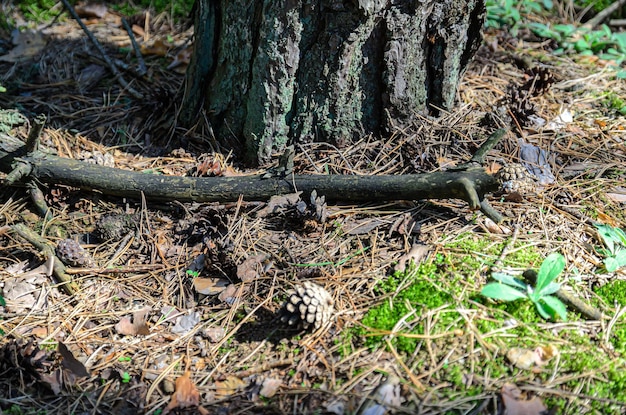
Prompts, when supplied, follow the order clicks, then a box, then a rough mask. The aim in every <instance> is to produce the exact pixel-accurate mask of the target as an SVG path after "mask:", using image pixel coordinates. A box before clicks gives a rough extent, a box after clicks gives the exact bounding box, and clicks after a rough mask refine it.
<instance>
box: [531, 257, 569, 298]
mask: <svg viewBox="0 0 626 415" xmlns="http://www.w3.org/2000/svg"><path fill="white" fill-rule="evenodd" d="M564 269H565V258H564V257H563V255H561V254H559V253H558V252H554V253H552V254H550V255H548V256H547V258H546V259H544V260H543V262H542V263H541V267H540V268H539V272H538V273H537V285H535V291H538V292H541V291H543V289H544V288H545V287H546V286H548V284H550V283H551V282H552V281H554V279H555V278H556V277H558V276H559V274H560V273H561V272H563V270H564Z"/></svg>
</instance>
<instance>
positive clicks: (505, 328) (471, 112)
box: [0, 11, 626, 415]
mask: <svg viewBox="0 0 626 415" xmlns="http://www.w3.org/2000/svg"><path fill="white" fill-rule="evenodd" d="M13 17H14V18H16V19H17V20H16V21H17V22H18V23H19V19H20V18H19V16H13ZM133 23H134V24H137V25H139V26H138V27H137V28H136V31H137V33H138V34H139V35H138V38H140V39H141V41H140V43H141V44H142V46H141V48H142V52H143V55H144V58H145V62H146V66H147V75H145V76H143V77H134V76H132V75H130V73H129V72H124V74H125V75H124V76H125V77H127V79H128V80H130V79H132V80H133V82H132V83H131V87H132V88H133V89H134V90H135V91H137V92H139V93H141V94H142V95H143V97H144V98H143V99H135V98H132V97H131V96H130V95H129V94H128V93H125V92H122V91H123V88H122V87H121V86H120V84H119V82H118V80H116V78H115V77H114V76H113V75H111V74H110V72H109V71H108V69H107V68H106V64H105V63H104V62H103V61H102V60H101V59H100V57H99V56H98V54H97V53H96V52H95V50H94V47H93V45H92V44H91V43H90V41H89V40H88V39H87V38H86V37H85V35H84V32H83V31H82V30H81V29H80V28H79V27H78V25H77V24H76V22H75V21H73V20H72V19H68V18H64V19H59V20H58V21H55V22H52V23H51V24H50V25H47V26H45V27H42V28H40V30H37V31H34V32H32V33H31V32H23V33H22V35H21V36H25V37H22V38H21V40H19V39H18V40H17V46H15V48H20V50H19V53H17V52H15V53H14V54H13V55H5V56H8V58H6V59H3V60H0V74H4V75H3V77H2V78H1V79H0V82H1V84H2V85H3V86H4V87H5V88H6V89H7V91H6V92H4V93H0V106H1V107H2V108H4V109H12V110H17V112H19V114H21V115H22V116H23V117H25V118H22V117H21V116H19V115H16V113H15V112H13V113H6V112H5V113H3V118H2V124H3V125H5V126H6V125H8V127H7V129H6V130H4V131H3V132H4V133H7V134H10V135H12V136H15V137H18V138H20V139H23V140H25V138H26V137H27V136H28V132H29V129H30V128H31V127H32V125H33V124H32V120H33V119H34V117H35V116H36V115H37V114H46V115H47V116H48V123H47V124H46V127H45V128H44V130H43V133H42V135H41V146H42V147H44V148H46V149H48V150H51V151H54V152H55V153H56V155H58V156H60V157H65V158H71V159H80V160H85V161H89V162H93V163H97V164H104V165H110V166H114V167H116V168H119V169H126V170H132V171H137V172H143V173H146V174H160V175H178V176H181V175H195V176H208V175H218V176H219V175H221V176H228V175H242V174H258V173H259V171H258V170H254V171H252V170H244V169H242V168H241V167H240V166H239V165H238V164H237V160H235V159H234V158H233V157H229V154H222V153H220V151H219V148H216V147H215V143H214V141H213V140H211V137H210V134H209V132H210V131H209V129H208V128H207V126H206V125H204V124H202V123H200V124H199V125H198V126H197V127H196V128H194V129H192V130H183V129H181V128H178V127H176V126H175V125H174V126H173V125H172V123H171V120H172V119H174V118H175V115H176V109H177V108H176V106H175V103H176V102H177V97H178V95H177V93H178V90H179V87H180V86H181V85H182V82H183V75H182V73H184V68H185V65H186V64H187V63H188V60H189V54H190V48H189V46H190V45H189V42H190V38H191V34H192V31H191V30H190V29H186V30H185V29H181V28H179V27H176V26H175V25H173V24H171V22H170V21H169V20H168V19H167V16H153V18H152V20H151V21H149V22H148V23H146V22H145V19H143V20H142V19H141V18H137V19H135V20H131V24H133ZM88 27H89V29H90V30H91V31H92V32H94V33H95V34H96V36H97V38H98V39H99V40H100V41H101V42H102V43H103V44H104V45H105V47H106V50H107V53H108V54H109V56H110V57H111V58H115V59H118V60H121V61H130V60H132V59H134V55H133V50H132V47H131V45H130V41H129V38H128V35H127V34H126V32H125V31H124V29H123V28H122V25H121V23H120V19H119V17H117V16H115V14H114V13H111V12H110V11H108V12H107V13H106V14H105V15H104V16H103V17H96V18H91V19H90V20H89V25H88ZM42 34H44V35H45V38H44V37H42ZM9 37H10V34H9V33H8V32H6V31H5V32H3V33H1V35H0V38H1V39H4V40H3V43H1V44H0V46H2V47H3V48H4V49H5V52H4V53H5V54H6V53H11V52H9V48H10V46H11V45H10V44H9V43H8V39H9ZM15 48H14V49H15ZM552 48H553V45H552V44H551V42H550V41H545V40H542V39H539V38H536V37H533V36H532V35H531V34H530V33H529V32H524V31H520V34H519V35H518V36H516V37H513V36H511V35H509V34H508V33H507V32H504V31H496V30H492V31H490V32H488V33H487V34H486V39H485V43H484V46H482V47H481V49H480V50H479V52H478V54H477V56H476V58H475V60H474V62H473V63H472V64H471V67H470V69H469V71H468V72H467V73H466V75H465V77H464V79H463V82H462V84H461V85H460V90H459V100H458V106H457V108H456V109H455V110H454V111H453V112H450V113H447V114H444V115H443V116H441V117H440V118H437V119H434V118H429V117H425V116H422V115H419V114H415V117H414V119H413V120H412V122H411V124H410V125H406V126H402V127H401V128H400V127H398V129H397V130H396V131H394V132H393V135H392V136H391V138H388V139H384V140H383V139H378V138H372V137H363V138H362V139H361V140H359V141H357V142H354V143H353V144H351V145H350V146H348V147H346V148H337V147H335V146H333V145H332V144H330V143H326V144H324V143H317V144H307V145H303V146H300V147H299V148H298V151H297V153H296V156H295V171H296V172H297V173H300V174H319V173H320V172H327V173H333V174H359V175H370V174H410V173H423V172H431V171H442V170H445V169H447V168H450V167H452V166H455V165H458V164H460V163H463V162H465V161H467V160H469V158H470V157H471V155H472V154H473V152H474V151H475V150H476V149H477V148H478V147H479V146H480V145H481V144H482V142H483V141H484V140H485V139H486V138H487V137H488V136H489V134H490V133H491V132H492V131H493V130H494V129H495V128H498V127H506V128H507V129H508V133H507V134H506V135H505V137H504V138H503V139H502V141H501V142H500V144H499V145H498V146H497V147H496V148H495V149H494V150H493V151H491V152H490V153H489V156H488V158H487V165H486V168H487V170H488V171H489V172H492V173H495V172H496V171H497V170H498V169H500V168H502V166H505V165H508V164H510V163H513V162H525V163H527V164H532V163H533V162H534V163H535V164H537V163H538V164H539V166H538V167H541V168H542V169H539V170H537V171H536V172H537V179H538V180H537V182H536V183H535V184H534V189H530V190H529V191H525V192H522V191H517V192H512V193H508V194H503V195H496V196H493V197H491V198H490V201H491V204H492V205H493V206H494V207H495V208H496V209H497V210H498V211H500V212H502V213H503V214H505V215H506V217H507V220H506V221H505V222H504V223H503V224H501V225H496V224H494V223H492V222H490V221H489V220H487V219H486V218H485V217H484V215H483V214H482V213H480V212H472V211H470V210H469V209H468V207H467V204H466V203H465V202H461V201H457V200H430V201H395V202H394V201H390V202H387V203H369V204H359V205H349V204H332V205H331V204H328V205H324V204H323V203H322V202H321V201H319V200H317V201H314V202H309V201H308V200H305V201H303V203H300V204H298V203H297V197H296V198H295V199H289V200H287V199H278V200H274V207H273V208H272V209H268V208H267V206H268V205H267V204H266V203H260V202H249V201H246V200H245V199H241V200H239V201H237V200H233V201H225V202H224V203H179V202H172V203H154V202H150V201H145V200H144V201H142V200H133V199H129V198H120V197H111V196H105V195H103V194H100V193H98V192H89V191H86V190H79V189H74V188H69V187H66V186H63V185H61V184H59V185H46V186H43V187H42V190H43V193H44V196H45V200H46V202H47V205H48V206H49V207H50V209H51V211H52V217H51V218H46V219H43V218H42V217H41V215H39V214H38V213H37V210H36V208H35V205H34V204H33V203H32V201H31V199H30V198H29V197H28V193H27V192H26V190H25V189H24V188H22V187H6V186H4V185H3V187H2V188H1V189H0V284H1V287H2V291H1V292H2V297H3V298H4V300H5V303H6V304H5V305H4V306H3V307H2V308H1V310H2V314H0V329H1V330H2V332H3V335H2V337H1V338H0V413H6V414H35V413H37V414H42V413H68V414H69V413H73V414H83V413H102V414H131V413H133V414H134V413H148V414H160V413H166V412H168V411H169V410H170V409H171V410H172V411H174V412H175V413H216V414H218V413H219V414H222V413H223V414H236V413H241V414H244V413H259V414H268V413H276V414H282V413H290V414H305V413H310V414H313V413H315V414H319V413H330V414H357V413H358V414H364V415H372V414H382V413H385V411H387V410H390V411H391V410H393V411H396V412H397V413H411V414H416V413H421V414H499V413H504V406H506V410H507V411H508V412H506V413H508V414H519V413H525V414H539V413H541V411H542V410H543V409H545V408H548V409H552V410H553V411H554V412H550V413H564V414H565V413H572V414H573V413H576V414H583V413H589V414H592V413H593V414H620V413H624V411H626V406H625V402H626V316H625V314H626V313H625V312H624V310H625V309H626V308H625V307H626V270H625V269H626V267H622V268H618V269H617V270H616V271H614V272H607V271H606V267H605V266H604V265H603V259H604V258H605V257H606V255H604V254H603V253H602V251H601V247H602V246H603V243H602V239H601V238H600V236H599V233H598V228H597V225H599V224H607V225H611V226H615V227H621V228H624V227H626V215H625V213H624V212H625V207H626V118H625V117H624V115H623V114H621V113H620V111H621V110H624V109H626V105H625V104H624V102H623V101H622V100H623V99H624V97H626V82H624V80H623V79H622V80H620V79H616V75H615V71H614V70H613V69H611V68H610V65H609V63H608V62H606V61H602V60H600V59H597V58H595V57H580V56H570V57H568V56H564V55H562V56H553V55H551V50H552ZM18 55H19V56H18ZM25 56H26V57H27V58H25V59H24V57H25ZM28 56H30V57H28ZM536 68H541V69H536ZM529 80H530V81H533V80H534V82H535V83H536V84H537V85H532V86H529ZM540 82H541V85H539V83H540ZM7 114H9V115H10V114H12V115H10V116H9V115H7ZM511 116H512V117H511ZM26 119H28V120H30V121H29V122H26ZM7 120H8V121H7ZM174 143H176V146H173V145H172V144H174ZM179 145H180V148H178V146H179ZM174 147H176V148H174ZM522 148H525V149H526V150H528V152H522V154H521V153H520V149H522ZM164 149H165V150H164ZM540 150H541V151H540ZM528 154H531V155H532V154H535V160H534V161H533V160H532V156H529V155H528ZM537 154H542V155H544V156H545V160H539V161H538V159H537V158H536V155H537ZM0 178H1V179H3V180H4V179H5V178H6V172H4V173H0ZM316 209H318V213H319V209H322V210H323V212H324V215H323V217H320V215H317V214H315V212H316ZM112 222H113V223H115V224H117V225H119V226H118V227H117V228H115V229H113V230H110V229H108V228H107V226H109V225H110V224H111V223H112ZM19 224H24V225H26V227H27V228H28V229H31V230H33V231H35V233H36V234H37V235H39V236H41V237H43V238H44V239H45V241H47V243H50V244H52V246H56V245H57V244H58V243H59V241H62V240H65V239H71V240H74V241H77V242H79V243H80V246H81V247H82V249H84V251H82V250H80V249H79V248H76V247H74V248H73V251H72V249H71V248H70V253H69V255H70V256H72V255H73V256H74V257H75V259H76V260H77V261H78V263H79V266H74V267H68V273H70V274H71V275H72V277H73V280H74V282H75V284H76V287H77V290H76V291H75V292H73V293H72V294H68V293H67V291H64V290H63V289H61V288H60V287H59V285H58V284H57V283H56V282H55V281H54V280H53V278H52V277H50V274H51V270H50V267H51V264H50V262H49V261H46V260H45V258H44V256H43V255H42V252H41V250H40V249H38V248H36V247H35V246H34V245H33V244H32V241H29V240H27V239H25V238H23V237H22V236H20V234H19V233H18V231H17V229H19V227H18V226H17V225H19ZM104 228H107V229H104ZM103 229H104V230H103ZM616 249H619V245H618V247H617V248H616ZM554 252H559V253H561V254H562V255H563V256H564V258H565V261H566V267H565V271H564V272H563V273H562V274H561V275H560V276H559V278H558V280H557V281H558V282H560V283H562V286H563V289H564V290H567V291H568V292H570V293H571V294H572V295H574V296H575V297H578V298H579V299H580V300H582V301H583V302H584V303H586V304H588V305H589V306H590V307H592V308H593V309H594V310H596V311H597V312H599V313H601V314H602V317H601V318H600V319H590V318H588V317H585V315H584V314H583V313H581V312H580V311H579V310H576V309H575V308H569V309H568V315H567V317H568V318H567V321H563V320H562V319H559V320H558V321H556V322H555V321H549V320H544V319H542V318H541V317H540V316H539V315H538V314H537V312H536V311H535V308H534V305H533V304H532V303H531V302H530V301H524V300H518V301H516V302H512V303H496V302H493V301H491V300H488V299H486V298H485V297H482V296H481V295H480V294H479V293H480V291H481V289H482V288H483V286H484V285H485V284H486V283H488V282H489V280H490V276H491V274H492V272H493V271H500V272H506V273H509V274H513V275H519V274H520V273H521V272H522V271H524V270H526V269H528V268H533V269H538V268H539V267H540V265H541V263H542V261H543V260H544V259H545V258H546V257H547V256H548V255H549V254H551V253H554ZM605 254H606V253H605ZM66 255H68V254H67V253H66ZM410 260H412V261H413V262H414V265H410V266H407V267H406V268H403V266H402V264H403V263H404V262H405V261H410ZM303 281H313V282H315V283H316V284H317V285H319V286H321V287H324V288H325V290H327V291H328V292H329V293H330V295H331V296H332V298H333V311H332V314H331V318H330V321H329V322H328V323H327V324H325V325H323V326H322V327H321V328H319V329H318V330H308V331H303V330H298V329H296V328H293V327H289V326H288V325H286V323H283V322H282V321H281V320H280V318H279V317H278V316H279V312H280V310H281V307H282V305H283V303H284V301H285V300H286V299H287V298H288V292H289V290H291V289H293V288H294V287H295V286H297V285H300V284H302V282H303ZM173 397H176V398H175V399H174V400H172V399H173ZM168 405H169V406H168ZM185 406H188V408H187V409H181V408H183V407H185ZM523 411H525V412H523Z"/></svg>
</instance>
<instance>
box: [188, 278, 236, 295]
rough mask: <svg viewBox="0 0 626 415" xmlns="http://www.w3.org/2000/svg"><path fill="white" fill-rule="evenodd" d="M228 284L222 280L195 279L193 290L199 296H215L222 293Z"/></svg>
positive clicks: (228, 282)
mask: <svg viewBox="0 0 626 415" xmlns="http://www.w3.org/2000/svg"><path fill="white" fill-rule="evenodd" d="M229 284H230V281H228V280H227V279H224V278H201V277H196V278H194V280H193V288H194V290H196V292H197V293H199V294H204V295H217V294H219V293H221V292H222V291H224V289H225V288H226V287H227V286H228V285H229Z"/></svg>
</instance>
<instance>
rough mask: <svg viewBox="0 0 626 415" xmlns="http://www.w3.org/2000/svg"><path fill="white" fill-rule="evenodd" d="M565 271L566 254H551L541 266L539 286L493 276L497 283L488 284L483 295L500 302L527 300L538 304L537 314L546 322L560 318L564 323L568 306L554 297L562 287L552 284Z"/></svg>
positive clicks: (504, 276) (499, 274)
mask: <svg viewBox="0 0 626 415" xmlns="http://www.w3.org/2000/svg"><path fill="white" fill-rule="evenodd" d="M564 269H565V258H564V257H563V255H561V254H558V253H553V254H550V255H548V257H547V258H546V259H545V260H544V261H543V263H542V264H541V267H540V268H539V272H538V273H537V284H536V285H535V287H534V288H533V287H532V286H531V285H529V284H527V283H525V282H523V281H520V280H519V279H517V278H515V277H513V276H511V275H508V274H502V273H494V274H492V277H493V279H495V280H497V281H498V282H491V283H489V284H487V285H485V286H484V287H483V289H482V291H481V292H480V293H481V294H482V295H484V296H485V297H489V298H492V299H494V300H501V301H515V300H521V299H524V298H525V299H528V300H530V301H532V302H533V303H534V304H535V307H536V308H537V312H539V315H541V317H543V318H544V319H546V320H548V319H553V320H554V319H555V318H556V317H557V316H559V317H560V318H561V319H562V320H563V321H566V320H567V310H566V307H565V304H563V303H562V302H561V300H559V299H558V298H556V297H555V296H553V295H552V294H554V293H555V292H557V291H558V290H559V289H560V288H561V284H558V283H556V282H553V281H554V279H555V278H556V277H558V276H559V274H560V273H561V272H563V270H564Z"/></svg>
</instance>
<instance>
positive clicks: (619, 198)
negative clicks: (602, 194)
mask: <svg viewBox="0 0 626 415" xmlns="http://www.w3.org/2000/svg"><path fill="white" fill-rule="evenodd" d="M615 190H616V191H615V192H609V193H607V194H606V197H608V198H609V199H611V200H612V201H614V202H617V203H626V189H621V190H620V191H619V192H617V189H615Z"/></svg>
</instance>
